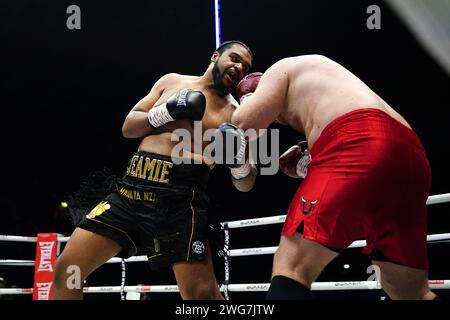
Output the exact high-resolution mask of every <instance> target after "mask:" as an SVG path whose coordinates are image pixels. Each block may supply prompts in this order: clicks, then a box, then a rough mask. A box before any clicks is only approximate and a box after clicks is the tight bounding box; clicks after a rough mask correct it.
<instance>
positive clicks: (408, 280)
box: [372, 260, 437, 300]
mask: <svg viewBox="0 0 450 320" xmlns="http://www.w3.org/2000/svg"><path fill="white" fill-rule="evenodd" d="M372 263H373V264H374V265H376V266H378V267H380V278H381V279H380V281H381V285H382V287H383V289H384V291H385V292H386V293H387V294H388V295H389V297H390V298H391V299H393V300H397V299H403V300H416V299H423V300H432V299H435V298H436V297H437V296H436V295H435V294H434V293H433V292H431V291H430V288H429V286H428V275H427V272H426V271H425V270H420V269H414V268H410V267H406V266H402V265H399V264H395V263H392V262H387V261H377V260H372Z"/></svg>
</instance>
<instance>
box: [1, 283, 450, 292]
mask: <svg viewBox="0 0 450 320" xmlns="http://www.w3.org/2000/svg"><path fill="white" fill-rule="evenodd" d="M428 283H429V285H430V288H431V289H450V280H429V281H428ZM269 286H270V283H240V284H229V285H228V286H226V287H227V290H228V291H230V292H265V291H267V290H269ZM376 289H381V286H380V283H379V282H378V281H338V282H313V283H312V285H311V290H312V291H335V290H376ZM224 290H225V286H223V285H222V286H220V291H224ZM123 291H124V292H139V293H144V292H154V293H170V292H179V290H178V286H176V285H157V286H148V285H139V286H125V287H124V288H123ZM83 292H84V293H120V292H121V287H120V286H110V287H106V286H105V287H85V288H83ZM31 293H33V288H7V289H0V294H13V295H16V294H31Z"/></svg>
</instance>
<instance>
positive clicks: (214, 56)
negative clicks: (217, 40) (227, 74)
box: [211, 51, 220, 62]
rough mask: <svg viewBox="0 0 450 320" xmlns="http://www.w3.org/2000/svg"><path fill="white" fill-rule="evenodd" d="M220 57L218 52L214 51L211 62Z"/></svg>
mask: <svg viewBox="0 0 450 320" xmlns="http://www.w3.org/2000/svg"><path fill="white" fill-rule="evenodd" d="M219 57H220V53H218V52H217V51H214V53H213V55H212V56H211V62H216V61H217V59H219Z"/></svg>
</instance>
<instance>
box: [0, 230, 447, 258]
mask: <svg viewBox="0 0 450 320" xmlns="http://www.w3.org/2000/svg"><path fill="white" fill-rule="evenodd" d="M440 241H450V233H440V234H431V235H428V236H427V242H429V243H433V242H440ZM365 246H366V241H365V240H357V241H355V242H353V243H352V244H351V245H350V246H349V248H361V247H365ZM277 248H278V247H277V246H275V247H259V248H245V249H231V250H229V249H227V250H226V252H227V253H228V256H229V257H242V256H259V255H264V254H274V253H275V251H276V250H277ZM146 261H148V258H147V256H134V257H130V258H128V259H125V262H146ZM121 262H122V259H121V258H111V259H109V260H108V261H107V262H106V263H121ZM0 265H6V266H34V260H2V259H0Z"/></svg>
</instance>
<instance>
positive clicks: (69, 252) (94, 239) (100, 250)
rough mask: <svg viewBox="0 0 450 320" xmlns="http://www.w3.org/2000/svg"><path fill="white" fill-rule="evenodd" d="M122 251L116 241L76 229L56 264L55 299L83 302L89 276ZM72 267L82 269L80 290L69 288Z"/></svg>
mask: <svg viewBox="0 0 450 320" xmlns="http://www.w3.org/2000/svg"><path fill="white" fill-rule="evenodd" d="M121 250H122V248H121V247H120V246H119V245H118V244H117V242H115V241H114V240H111V239H109V238H106V237H103V236H101V235H98V234H95V233H92V232H90V231H86V230H84V229H81V228H76V229H75V231H74V232H73V234H72V236H71V237H70V240H69V242H68V243H67V245H66V247H65V248H64V251H63V253H62V254H61V255H60V256H59V258H58V260H57V262H56V267H55V278H54V289H53V299H54V300H66V299H67V300H81V299H82V297H83V283H84V280H85V279H86V278H87V276H88V275H89V274H91V273H92V272H93V271H94V270H95V269H97V268H98V267H99V266H101V265H102V264H104V263H105V262H106V261H108V260H109V259H110V258H112V257H114V256H115V255H116V254H117V253H119V252H120V251H121ZM70 266H78V267H79V268H80V273H81V274H80V288H75V289H69V288H68V286H67V280H68V278H69V277H70V276H71V275H72V274H73V273H67V271H68V268H69V267H70ZM69 282H70V279H69Z"/></svg>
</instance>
